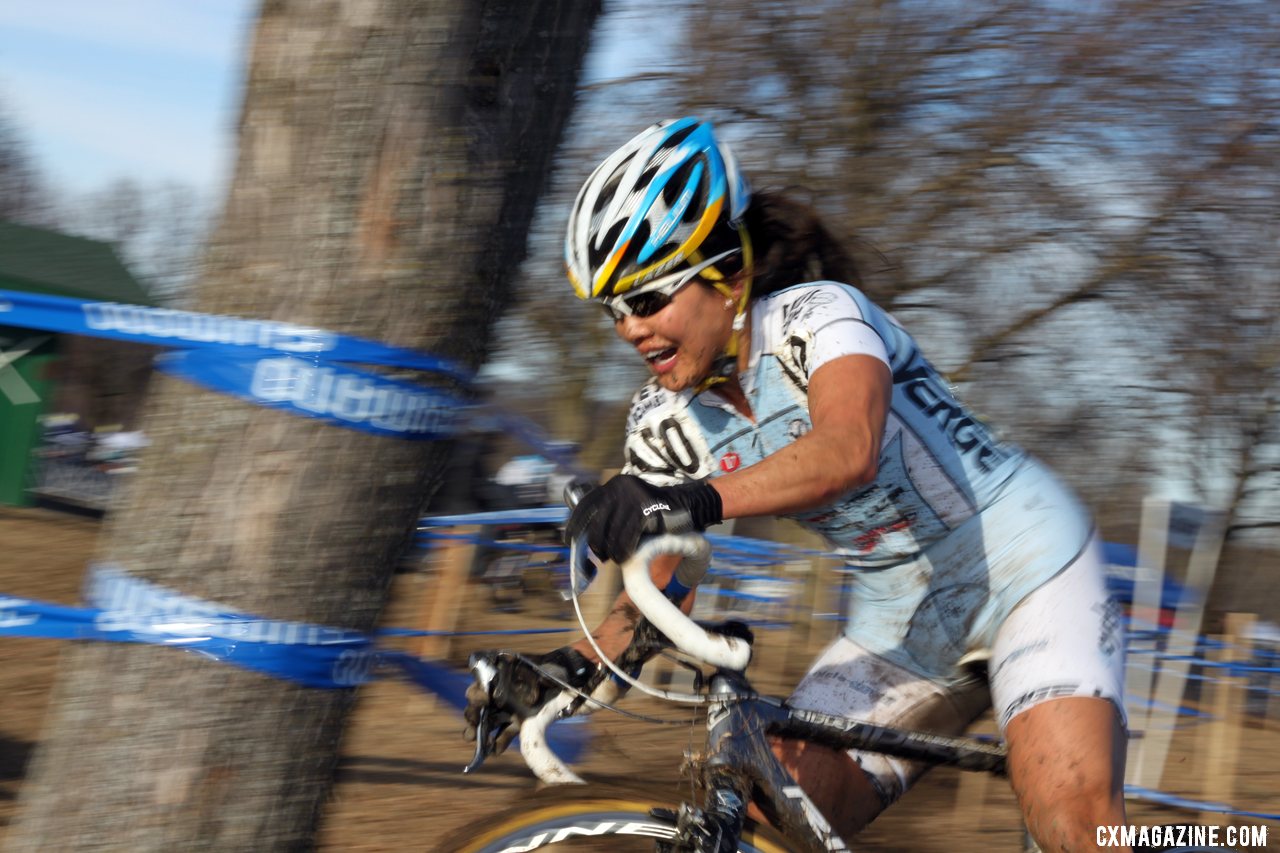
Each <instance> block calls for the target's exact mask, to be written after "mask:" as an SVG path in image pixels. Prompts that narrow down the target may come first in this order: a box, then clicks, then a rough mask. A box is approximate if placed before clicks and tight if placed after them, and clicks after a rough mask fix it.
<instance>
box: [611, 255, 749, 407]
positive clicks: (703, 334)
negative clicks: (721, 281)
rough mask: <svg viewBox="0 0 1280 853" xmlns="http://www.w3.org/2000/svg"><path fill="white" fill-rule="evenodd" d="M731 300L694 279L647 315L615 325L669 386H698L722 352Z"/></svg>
mask: <svg viewBox="0 0 1280 853" xmlns="http://www.w3.org/2000/svg"><path fill="white" fill-rule="evenodd" d="M735 307H736V306H735V303H734V302H732V301H728V300H726V298H725V296H724V295H723V294H721V293H719V292H718V291H716V290H715V289H714V288H711V287H708V286H707V285H705V284H701V283H699V282H698V281H696V280H695V281H693V282H691V283H690V284H689V285H687V286H685V287H684V288H682V289H681V290H679V291H678V292H677V293H676V294H675V296H674V297H672V299H671V303H670V304H669V305H667V307H665V308H663V309H662V310H661V311H659V312H657V313H656V314H651V315H650V316H648V317H636V316H626V317H623V318H622V319H620V320H618V321H617V322H616V323H614V331H616V332H617V333H618V336H619V337H621V338H622V339H623V340H624V341H626V342H627V343H629V344H631V346H633V347H635V348H636V351H637V352H638V353H640V357H641V358H643V359H644V360H645V364H647V365H648V367H649V370H650V371H651V372H652V373H653V375H654V376H656V377H658V384H660V385H661V386H662V387H663V388H666V389H667V390H669V391H683V390H684V389H686V388H694V387H697V385H698V384H699V383H701V382H702V380H703V379H704V378H706V376H707V374H708V373H709V372H710V371H711V366H712V364H713V363H714V362H715V359H716V357H717V356H719V355H720V353H722V352H724V348H725V347H726V346H727V345H728V343H729V337H730V335H731V334H732V332H733V315H734V308H735Z"/></svg>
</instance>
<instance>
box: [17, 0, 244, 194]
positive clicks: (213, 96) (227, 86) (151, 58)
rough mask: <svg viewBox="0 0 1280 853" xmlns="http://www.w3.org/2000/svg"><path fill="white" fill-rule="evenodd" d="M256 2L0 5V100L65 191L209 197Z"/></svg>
mask: <svg viewBox="0 0 1280 853" xmlns="http://www.w3.org/2000/svg"><path fill="white" fill-rule="evenodd" d="M256 9H257V0H43V2H28V0H8V2H3V3H0V102H2V103H3V105H4V108H5V113H6V114H7V115H8V117H9V118H10V119H11V120H12V121H13V122H14V124H15V125H16V126H17V129H18V131H19V133H20V134H21V136H22V137H23V138H24V139H25V140H26V141H27V143H28V144H29V146H30V149H31V153H32V155H33V156H34V158H35V160H36V162H37V163H38V164H39V166H40V168H41V170H42V172H43V173H44V174H45V175H46V176H47V177H48V178H49V179H50V180H51V181H52V182H53V183H54V184H55V185H57V186H59V187H62V188H64V189H67V190H71V191H85V190H92V189H99V188H101V187H102V186H104V185H105V184H106V183H108V182H109V181H111V180H113V179H114V178H118V177H125V176H127V177H133V178H137V179H139V180H143V181H162V180H169V179H171V180H178V181H182V182H184V183H188V184H192V185H194V186H196V187H198V188H199V189H201V190H203V191H215V190H216V189H217V188H218V187H219V186H220V182H221V181H223V180H224V179H225V177H226V170H227V169H228V168H229V164H230V148H231V142H232V132H233V122H234V118H235V111H236V109H237V107H238V104H239V97H240V85H241V80H242V75H243V66H244V50H245V39H246V37H247V34H248V32H249V27H250V25H251V23H252V17H253V15H254V14H255V12H256Z"/></svg>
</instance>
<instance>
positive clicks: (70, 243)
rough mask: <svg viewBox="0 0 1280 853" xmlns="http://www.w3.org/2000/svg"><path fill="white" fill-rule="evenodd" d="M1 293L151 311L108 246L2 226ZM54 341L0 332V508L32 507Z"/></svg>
mask: <svg viewBox="0 0 1280 853" xmlns="http://www.w3.org/2000/svg"><path fill="white" fill-rule="evenodd" d="M0 290H18V291H23V292H26V293H43V294H47V295H51V296H69V297H74V298H80V299H94V300H101V301H104V302H124V303H129V304H132V305H153V304H154V302H153V301H152V299H151V297H150V296H148V295H147V292H146V290H145V289H144V288H143V287H142V285H140V284H139V283H138V281H137V279H135V278H134V277H133V276H132V275H130V274H129V271H128V270H127V269H126V268H125V266H124V264H123V263H122V262H121V261H120V258H119V257H118V256H117V255H116V253H115V250H114V249H113V248H112V247H111V245H110V244H108V243H103V242H101V241H99V240H89V239H86V238H83V237H72V236H70V235H67V234H60V233H58V232H57V231H49V230H46V229H44V228H32V227H30V226H26V225H18V224H16V223H13V222H0ZM58 337H59V336H58V335H53V334H50V333H48V332H43V331H38V330H32V329H23V328H20V327H14V326H0V504H9V505H24V504H26V503H29V502H30V501H29V498H28V496H27V477H28V473H29V471H30V462H31V452H32V450H33V449H34V448H35V445H36V443H37V442H38V441H39V440H40V421H39V418H40V415H41V414H43V413H44V410H45V406H46V403H47V401H48V400H50V399H51V398H52V397H53V392H54V387H53V385H54V383H53V381H52V380H51V379H49V377H48V374H49V369H48V365H49V363H50V362H52V361H53V360H54V359H55V358H56V356H57V339H58Z"/></svg>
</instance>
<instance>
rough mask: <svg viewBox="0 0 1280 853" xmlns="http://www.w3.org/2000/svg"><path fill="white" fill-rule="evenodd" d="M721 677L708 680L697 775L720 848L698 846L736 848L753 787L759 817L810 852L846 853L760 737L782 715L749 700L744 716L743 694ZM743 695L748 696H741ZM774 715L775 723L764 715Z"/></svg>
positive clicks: (727, 679) (731, 850) (706, 810)
mask: <svg viewBox="0 0 1280 853" xmlns="http://www.w3.org/2000/svg"><path fill="white" fill-rule="evenodd" d="M738 687H739V685H737V684H735V682H734V680H733V679H732V678H731V677H730V676H727V675H725V674H723V673H721V674H717V675H716V676H714V677H713V678H712V681H711V697H712V701H711V705H710V707H709V708H708V711H707V735H708V737H707V754H706V756H704V757H703V759H702V762H701V764H702V767H701V777H702V783H703V789H704V790H705V791H706V792H707V797H706V808H705V810H704V813H705V815H706V816H707V817H709V818H710V819H711V822H712V823H714V824H715V826H716V827H717V828H719V829H720V830H721V838H720V842H721V843H720V846H719V847H718V848H717V847H711V848H704V849H709V850H712V851H716V853H720V851H728V853H734V851H736V850H737V849H738V847H737V844H738V836H739V834H740V833H741V832H742V826H743V822H744V821H745V819H746V814H747V807H748V805H749V804H750V802H751V794H752V789H753V788H758V789H760V792H761V794H762V796H761V797H760V798H759V802H760V803H761V806H762V809H763V810H764V811H765V817H766V818H767V819H768V820H769V822H770V823H771V824H773V826H774V827H776V828H777V829H778V830H779V831H780V832H782V833H783V834H784V835H786V836H787V837H789V838H792V839H795V840H797V841H803V842H804V843H805V845H806V847H808V848H809V849H810V850H813V851H847V850H848V849H849V848H848V846H847V845H845V843H844V840H843V839H841V838H840V836H839V835H838V834H836V832H835V831H834V830H833V829H832V828H831V825H830V824H828V823H827V820H826V818H825V817H823V816H822V814H821V812H819V811H818V808H817V807H816V806H815V805H814V804H813V802H812V801H811V800H810V799H809V797H808V796H807V795H806V794H805V793H804V791H802V790H801V789H800V786H799V785H798V784H796V781H795V780H794V779H793V778H791V775H790V774H789V773H788V772H787V771H786V769H785V768H784V767H783V766H782V764H781V763H780V762H779V761H778V759H777V758H776V757H775V756H774V754H773V749H772V746H771V745H770V743H769V738H768V736H767V734H766V729H767V727H768V725H769V724H770V723H771V722H775V721H781V720H782V719H784V718H785V713H784V712H783V711H782V710H781V709H776V708H774V707H773V706H771V705H768V704H766V703H763V702H759V701H755V702H752V703H751V705H752V708H751V710H750V711H749V712H748V711H747V710H745V709H744V706H743V703H742V702H741V701H740V700H741V699H742V698H743V696H744V692H743V691H742V690H740V689H737V688H738ZM745 695H748V696H753V695H754V694H750V693H747V694H745ZM770 711H775V712H776V720H775V719H773V718H771V717H770V716H769V712H770Z"/></svg>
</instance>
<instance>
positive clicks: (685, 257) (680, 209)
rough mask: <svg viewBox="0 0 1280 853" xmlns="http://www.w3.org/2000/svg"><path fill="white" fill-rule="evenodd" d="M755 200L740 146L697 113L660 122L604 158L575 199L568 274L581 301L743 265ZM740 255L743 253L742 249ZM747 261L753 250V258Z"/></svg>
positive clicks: (568, 240) (566, 248) (566, 247)
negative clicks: (746, 224) (747, 217)
mask: <svg viewBox="0 0 1280 853" xmlns="http://www.w3.org/2000/svg"><path fill="white" fill-rule="evenodd" d="M750 199H751V191H750V189H749V188H748V186H747V181H746V178H745V177H744V176H743V175H742V173H741V172H740V171H739V169H738V164H737V160H736V159H735V158H734V156H733V153H732V152H731V151H730V150H729V148H728V147H727V146H725V145H724V144H723V143H721V142H718V141H717V140H716V138H715V135H714V133H713V132H712V129H711V125H710V124H708V123H707V122H704V121H699V120H698V119H696V118H682V119H676V120H671V121H664V122H661V123H659V124H655V125H653V126H652V127H650V128H648V129H647V130H645V131H644V132H642V133H640V134H639V135H638V136H636V137H635V138H634V139H632V140H631V141H630V142H628V143H627V144H626V145H623V146H622V147H621V148H619V149H618V150H617V151H615V152H614V153H613V154H611V155H610V156H609V157H608V159H606V160H605V161H604V162H603V163H601V164H600V165H599V166H598V167H597V168H596V170H595V171H594V172H592V173H591V177H589V178H587V182H586V183H585V184H584V185H583V187H582V190H581V191H580V192H579V193H578V199H577V201H576V202H575V203H574V205H573V212H572V213H571V214H570V217H569V230H568V234H567V235H566V238H565V245H564V254H565V264H566V266H567V267H568V274H569V280H570V282H571V283H572V284H573V288H574V290H575V291H577V294H578V296H579V297H580V298H582V299H598V298H602V297H603V298H608V297H612V296H618V295H622V294H625V293H639V292H644V291H647V290H654V289H659V288H669V287H671V286H673V285H674V284H675V283H677V282H679V283H683V282H684V281H688V280H689V279H690V278H692V277H693V276H694V275H699V274H701V275H704V276H707V277H709V278H711V279H713V280H718V279H720V278H722V276H723V274H722V271H721V270H719V269H717V267H716V265H717V264H721V263H724V264H727V265H728V266H729V267H732V266H733V265H734V261H735V260H736V261H737V263H738V266H739V268H740V267H741V265H742V263H743V260H744V259H743V258H742V256H743V255H744V250H745V253H749V251H750V249H749V248H746V247H744V245H743V243H744V241H745V240H746V237H745V233H744V232H743V230H742V229H741V228H740V227H739V226H740V220H741V219H742V216H743V214H744V213H745V212H746V209H747V204H748V202H749V201H750ZM735 256H737V257H735ZM746 260H747V262H749V258H748V259H746Z"/></svg>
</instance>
